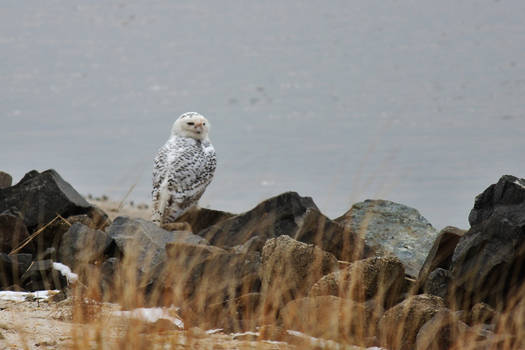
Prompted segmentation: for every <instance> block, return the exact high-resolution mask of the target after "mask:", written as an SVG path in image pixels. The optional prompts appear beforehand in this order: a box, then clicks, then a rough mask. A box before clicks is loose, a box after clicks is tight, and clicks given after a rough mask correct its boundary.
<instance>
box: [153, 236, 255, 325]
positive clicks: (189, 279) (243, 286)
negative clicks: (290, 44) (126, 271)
mask: <svg viewBox="0 0 525 350" xmlns="http://www.w3.org/2000/svg"><path fill="white" fill-rule="evenodd" d="M166 252H167V256H168V258H167V259H166V262H165V263H164V269H163V272H162V274H161V277H160V279H159V281H161V286H159V287H161V288H163V289H169V290H170V293H171V294H172V300H171V302H173V303H175V304H176V305H183V304H186V303H190V304H191V307H192V308H193V309H194V312H195V313H196V315H202V316H203V317H204V318H206V317H207V314H206V307H207V306H208V305H210V304H217V303H222V302H224V301H225V300H229V299H234V298H236V297H238V296H239V295H241V294H244V293H251V292H256V291H258V286H260V282H257V281H258V279H259V276H258V271H259V267H260V264H261V257H260V254H258V253H252V252H248V253H236V252H230V251H226V250H224V249H222V248H219V247H214V246H209V245H202V244H191V243H184V242H175V243H168V244H167V245H166ZM163 293H164V294H166V293H167V292H166V291H164V292H163Z"/></svg>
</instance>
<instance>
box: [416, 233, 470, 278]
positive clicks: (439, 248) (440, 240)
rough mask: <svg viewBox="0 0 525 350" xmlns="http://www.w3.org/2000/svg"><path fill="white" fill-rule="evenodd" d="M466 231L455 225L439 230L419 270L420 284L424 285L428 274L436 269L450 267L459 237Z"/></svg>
mask: <svg viewBox="0 0 525 350" xmlns="http://www.w3.org/2000/svg"><path fill="white" fill-rule="evenodd" d="M465 232H466V231H465V230H461V229H459V228H457V227H453V226H447V227H445V228H444V229H443V230H441V231H440V232H439V235H438V236H437V238H436V240H435V241H434V244H433V245H432V248H431V249H430V252H429V253H428V255H427V258H426V259H425V263H424V264H423V267H422V268H421V270H420V271H419V276H418V286H420V287H422V286H423V285H424V284H425V281H426V279H427V278H428V275H429V274H430V273H431V272H432V271H434V270H435V269H437V268H442V269H445V270H448V269H449V268H450V263H451V262H452V255H453V254H454V249H456V245H457V244H458V242H459V239H460V238H461V237H462V236H463V235H464V234H465Z"/></svg>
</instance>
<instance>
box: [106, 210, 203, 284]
mask: <svg viewBox="0 0 525 350" xmlns="http://www.w3.org/2000/svg"><path fill="white" fill-rule="evenodd" d="M107 232H108V234H109V236H110V237H111V238H112V239H113V240H114V241H115V243H116V245H117V247H118V249H119V250H120V252H122V254H123V256H124V260H123V263H124V264H125V269H127V268H131V269H137V271H138V272H139V274H140V281H139V286H140V287H144V288H145V287H146V286H148V285H150V284H151V283H152V282H153V280H155V279H156V278H157V277H158V273H159V272H160V269H162V268H164V267H163V266H164V263H165V261H166V251H165V248H166V244H167V243H172V242H196V241H199V242H203V241H202V238H201V237H194V235H192V234H190V233H186V232H185V233H181V232H170V231H166V230H163V229H161V228H160V227H158V226H157V225H155V224H154V223H152V222H150V221H146V220H143V219H131V218H128V217H124V216H119V217H117V218H115V220H114V221H113V223H112V224H111V226H109V227H108V228H107Z"/></svg>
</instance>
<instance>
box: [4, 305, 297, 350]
mask: <svg viewBox="0 0 525 350" xmlns="http://www.w3.org/2000/svg"><path fill="white" fill-rule="evenodd" d="M101 308H102V309H101V313H100V314H101V315H104V316H103V320H100V319H98V320H96V321H94V322H92V323H74V322H73V321H72V312H71V310H72V303H71V299H66V300H63V301H60V302H53V301H31V300H26V301H11V300H9V301H8V300H0V349H31V350H33V349H35V350H36V349H72V348H75V349H95V348H96V349H98V348H102V349H118V348H122V344H121V343H119V341H120V339H121V338H122V337H123V336H124V335H125V334H126V332H128V331H129V329H130V328H129V327H130V325H132V324H133V323H132V322H133V319H130V318H129V316H115V315H112V313H113V312H115V311H118V310H119V306H118V305H115V304H104V305H102V306H101ZM142 322H143V321H142ZM157 325H158V323H157ZM171 328H172V329H166V328H162V327H161V328H159V327H158V326H155V327H154V326H151V327H150V328H148V327H145V328H141V331H140V335H139V336H138V337H136V339H140V340H141V341H143V342H144V343H143V344H141V345H140V346H139V345H138V344H137V345H136V346H135V345H133V344H127V345H126V346H125V348H126V349H142V348H144V344H155V345H160V344H162V346H161V348H166V349H217V350H219V349H262V350H270V349H275V350H281V349H283V350H284V349H295V348H296V346H294V345H290V344H288V343H285V342H275V341H267V340H257V339H256V338H257V337H256V336H255V335H253V334H250V333H247V334H223V333H221V332H217V333H214V334H209V333H207V332H205V331H204V330H200V329H198V328H193V329H190V330H179V329H173V328H176V327H174V326H172V327H171ZM97 332H98V333H97ZM80 334H81V335H82V336H79V335H80ZM100 334H102V339H101V336H100ZM154 348H159V347H154Z"/></svg>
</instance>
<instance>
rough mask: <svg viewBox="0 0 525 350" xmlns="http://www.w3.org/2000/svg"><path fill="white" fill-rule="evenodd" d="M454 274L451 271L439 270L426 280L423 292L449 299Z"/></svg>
mask: <svg viewBox="0 0 525 350" xmlns="http://www.w3.org/2000/svg"><path fill="white" fill-rule="evenodd" d="M451 280H452V274H451V273H450V271H448V270H445V269H442V268H437V269H435V270H434V271H432V272H431V273H430V274H429V275H428V277H427V278H426V280H425V284H424V286H423V291H424V292H425V293H426V294H431V295H436V296H438V297H441V298H443V299H445V300H447V299H448V297H449V293H450V292H451V291H450V287H451Z"/></svg>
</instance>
